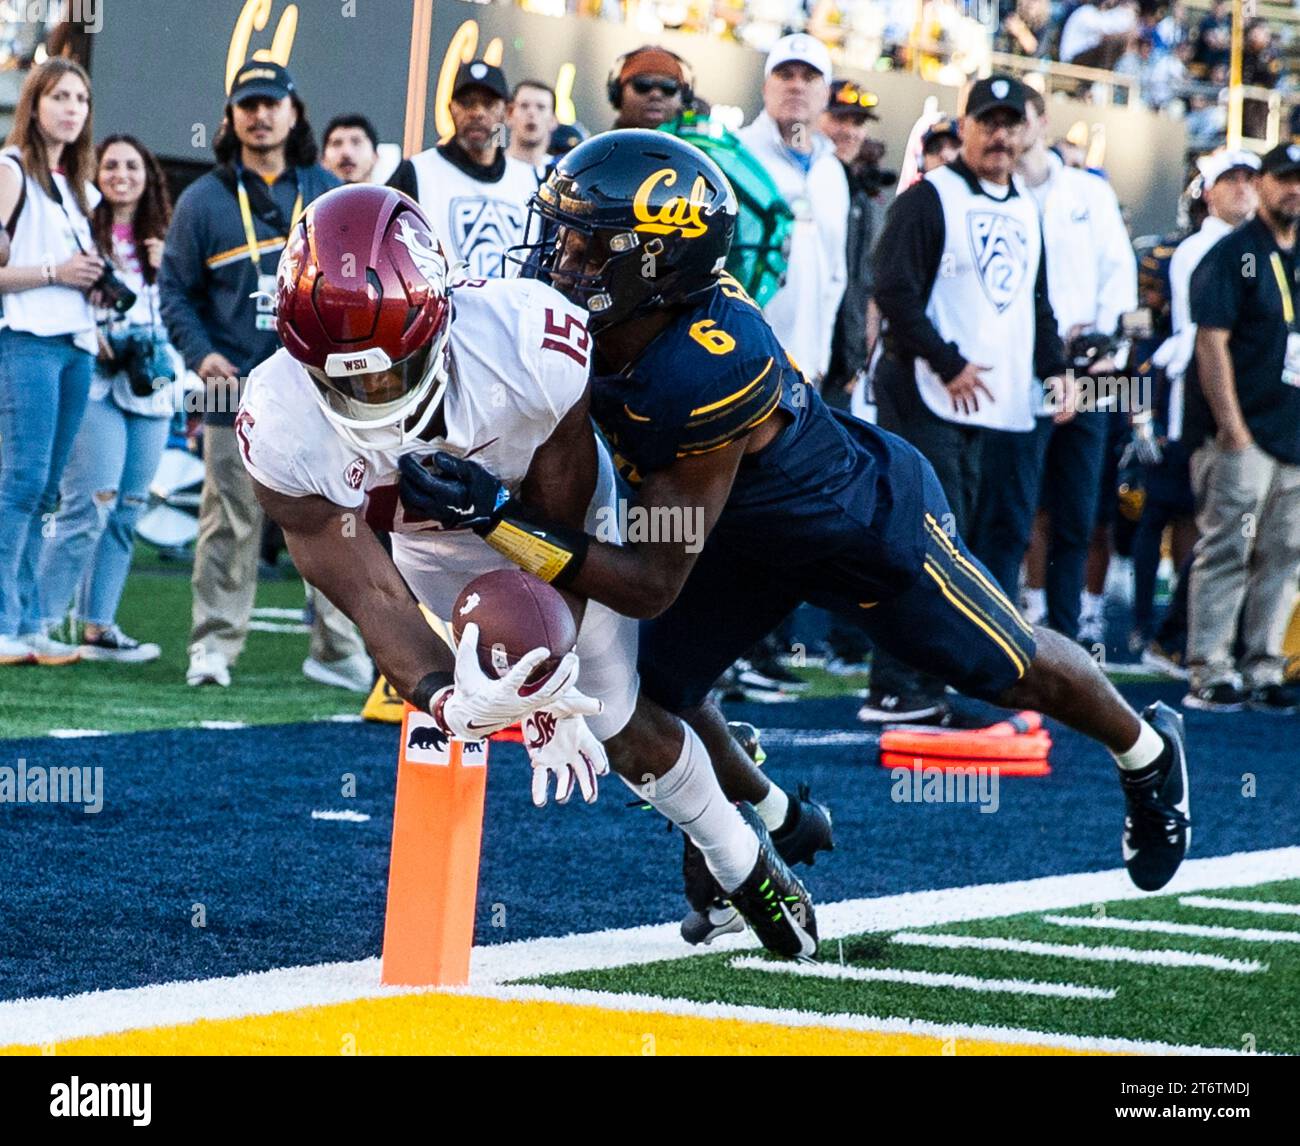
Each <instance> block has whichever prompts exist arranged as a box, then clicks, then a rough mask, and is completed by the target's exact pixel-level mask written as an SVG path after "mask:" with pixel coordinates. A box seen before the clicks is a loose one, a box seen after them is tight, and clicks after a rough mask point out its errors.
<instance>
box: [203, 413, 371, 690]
mask: <svg viewBox="0 0 1300 1146" xmlns="http://www.w3.org/2000/svg"><path fill="white" fill-rule="evenodd" d="M203 463H204V476H203V497H202V500H201V501H200V503H199V539H198V543H197V545H196V546H195V549H194V575H193V577H192V578H191V581H190V583H191V585H192V586H193V589H194V606H193V628H192V629H191V631H190V644H191V645H195V644H200V645H202V646H203V648H204V650H205V651H206V652H209V653H220V654H221V655H222V656H224V657H225V658H226V660H227V661H228V662H229V663H231V664H234V662H235V661H236V660H237V659H238V657H239V654H240V653H241V652H242V651H243V648H244V642H245V641H246V640H247V639H248V622H249V619H250V617H251V616H252V613H253V598H254V595H255V593H256V592H257V559H258V554H259V552H260V550H261V540H262V509H261V506H259V505H258V504H257V498H256V497H255V496H254V494H253V483H252V481H251V480H250V479H249V476H248V471H247V470H246V469H244V463H243V460H242V459H241V458H240V456H239V444H238V442H237V441H236V439H235V430H234V427H233V426H214V425H212V424H211V423H208V424H207V425H205V426H204V427H203ZM307 594H308V599H309V600H310V601H311V603H312V605H313V606H314V609H315V614H316V617H315V621H314V622H313V624H312V630H311V656H312V657H314V658H315V659H316V660H319V661H325V662H327V663H328V662H331V661H339V660H343V659H344V658H345V657H350V656H352V655H353V654H354V653H359V652H363V651H364V650H365V646H364V645H363V644H362V641H361V636H360V634H359V633H358V632H357V628H356V626H355V625H354V624H353V623H352V622H351V621H350V620H348V618H347V617H346V616H345V615H344V614H343V613H342V612H341V611H340V610H339V609H337V608H336V607H335V606H334V605H333V604H331V603H330V601H329V599H328V598H327V597H326V596H325V594H324V593H321V592H320V591H318V590H317V589H314V588H312V587H310V586H308V590H307Z"/></svg>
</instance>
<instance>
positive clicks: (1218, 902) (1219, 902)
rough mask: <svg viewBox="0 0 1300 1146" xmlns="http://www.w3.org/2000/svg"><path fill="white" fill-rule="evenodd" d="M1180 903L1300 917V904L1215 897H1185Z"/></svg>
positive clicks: (1185, 905)
mask: <svg viewBox="0 0 1300 1146" xmlns="http://www.w3.org/2000/svg"><path fill="white" fill-rule="evenodd" d="M1178 902H1179V903H1181V904H1182V905H1183V906H1184V907H1208V908H1211V909H1218V908H1223V909H1224V910H1225V911H1253V912H1256V913H1258V914H1260V915H1300V903H1278V902H1276V901H1274V900H1268V899H1224V898H1222V897H1220V896H1215V895H1184V896H1182V897H1181V898H1180V899H1179V900H1178Z"/></svg>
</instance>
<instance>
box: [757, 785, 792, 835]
mask: <svg viewBox="0 0 1300 1146" xmlns="http://www.w3.org/2000/svg"><path fill="white" fill-rule="evenodd" d="M754 811H756V812H757V813H758V816H759V819H761V820H762V821H763V826H764V827H765V828H767V830H768V831H769V832H776V831H780V830H781V825H782V824H784V823H785V818H786V816H788V815H789V814H790V797H789V796H787V795H786V794H785V789H784V788H782V787H781V785H780V784H769V786H768V789H767V795H766V796H764V797H763V798H762V799H761V800H759V802H758V803H757V804H755V805H754Z"/></svg>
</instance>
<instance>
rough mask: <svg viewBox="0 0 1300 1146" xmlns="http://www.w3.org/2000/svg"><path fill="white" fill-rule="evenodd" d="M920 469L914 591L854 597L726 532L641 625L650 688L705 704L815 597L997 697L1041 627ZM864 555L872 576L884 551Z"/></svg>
mask: <svg viewBox="0 0 1300 1146" xmlns="http://www.w3.org/2000/svg"><path fill="white" fill-rule="evenodd" d="M921 473H922V483H923V492H924V498H923V510H922V511H921V513H920V515H919V518H918V520H917V522H916V528H917V530H918V531H919V533H920V534H921V535H922V536H923V537H924V547H923V561H922V566H921V569H920V570H919V572H918V573H917V575H916V577H915V579H914V580H913V582H912V583H911V585H910V586H909V587H907V588H906V589H904V590H903V591H902V592H900V593H898V594H896V595H894V596H892V597H888V598H886V599H885V600H875V599H873V598H872V597H871V596H868V595H866V594H865V593H857V594H855V593H853V592H852V591H851V586H850V587H849V588H847V589H840V590H831V589H828V588H826V587H825V585H824V584H818V583H817V581H818V579H817V578H816V575H815V574H816V570H815V569H814V570H812V571H810V572H809V573H807V574H803V575H801V573H800V571H799V570H789V569H782V568H781V567H780V566H779V565H775V564H774V565H773V566H766V565H758V564H756V563H755V562H754V561H752V560H750V559H748V558H746V557H745V556H743V555H742V554H741V553H739V552H738V551H737V548H736V547H733V546H732V545H731V544H729V543H728V541H727V538H726V531H725V530H724V529H719V530H718V531H715V533H714V534H713V535H711V536H710V538H709V540H708V541H707V542H706V543H705V546H704V550H703V552H702V553H701V554H700V557H699V560H698V561H697V562H696V564H695V567H694V568H693V569H692V570H691V574H690V576H689V577H688V578H687V580H686V584H685V585H684V586H683V588H682V591H681V594H680V595H679V596H678V598H677V600H676V601H675V602H674V603H673V604H672V605H671V606H670V607H669V608H668V610H667V611H666V612H664V613H662V614H661V615H660V616H658V617H656V618H654V619H653V620H650V621H646V622H644V623H643V624H642V626H641V651H640V660H639V668H640V672H641V688H642V691H643V692H644V693H645V694H646V695H647V696H648V697H650V699H652V700H654V701H657V702H658V703H659V704H661V705H663V706H664V707H665V708H667V709H669V710H671V711H680V710H682V709H685V708H692V707H694V706H695V705H698V704H700V703H701V702H702V701H703V700H704V699H705V697H706V696H707V695H708V693H709V690H710V689H711V688H712V687H713V685H714V683H715V682H716V681H717V679H718V677H719V676H721V674H722V673H723V671H724V670H725V669H727V668H728V667H729V666H730V665H731V664H732V663H733V662H734V661H735V660H736V658H737V657H739V656H742V655H743V654H744V652H745V650H746V649H748V648H749V647H750V646H752V645H753V644H755V643H756V642H757V641H758V640H760V639H761V638H762V637H764V636H765V635H766V634H767V633H768V632H770V631H771V630H772V629H773V628H775V627H776V625H777V624H778V623H780V621H781V620H782V619H783V618H784V617H785V616H786V615H787V614H788V613H789V612H790V611H791V610H792V609H794V608H795V607H796V606H797V605H798V604H799V603H800V602H802V601H808V602H811V603H812V604H814V605H817V606H820V607H821V608H824V609H829V610H830V611H832V612H834V613H836V614H838V615H840V616H843V617H845V618H851V619H852V620H853V621H854V622H855V623H856V624H858V625H860V626H861V627H862V628H863V629H864V630H865V631H866V632H867V634H868V635H869V636H870V638H871V640H872V642H873V643H874V644H875V645H876V646H877V648H878V649H884V650H886V651H887V652H888V653H890V654H892V655H894V656H896V657H898V658H899V659H900V660H902V661H904V662H905V663H906V664H908V665H911V666H914V667H915V668H917V669H920V670H923V671H925V672H928V673H932V674H934V675H935V676H936V677H938V678H939V679H941V680H943V681H945V682H946V683H948V684H951V685H953V686H954V687H955V688H957V689H959V690H960V691H962V692H964V693H967V694H969V695H971V696H975V697H980V698H982V699H986V700H996V699H997V697H998V696H1000V695H1001V694H1002V693H1003V692H1004V691H1005V690H1006V689H1007V688H1009V687H1010V686H1011V685H1012V684H1014V683H1015V682H1016V681H1017V680H1019V679H1020V678H1021V677H1022V676H1024V674H1025V671H1026V669H1027V668H1028V667H1029V662H1030V660H1031V659H1032V658H1033V656H1034V652H1035V644H1034V636H1033V630H1032V629H1031V628H1030V626H1029V624H1028V623H1027V622H1026V621H1025V620H1024V619H1023V618H1022V617H1021V616H1020V614H1019V613H1018V612H1016V609H1015V607H1014V606H1013V605H1012V604H1011V602H1010V601H1009V600H1008V599H1007V597H1006V596H1005V594H1003V592H1002V591H1001V589H999V588H998V586H997V583H996V582H995V581H994V580H993V577H992V576H991V575H990V574H989V573H988V571H987V570H986V569H985V568H984V567H983V566H982V565H980V563H979V562H978V561H976V560H975V558H974V557H973V556H972V555H971V553H970V550H969V549H967V548H966V544H965V542H963V541H962V539H961V537H960V536H959V535H955V534H954V535H952V536H950V535H949V534H948V533H947V532H946V531H945V529H944V523H951V521H952V516H951V514H952V510H951V509H950V507H949V505H948V499H947V498H946V497H945V496H944V492H943V489H942V488H941V487H940V485H939V481H938V478H936V477H935V474H934V470H933V469H932V468H931V467H930V466H929V465H922V468H921ZM725 517H726V514H725V511H724V514H723V518H724V520H725ZM773 524H774V526H775V525H776V524H777V523H773ZM720 525H721V523H720ZM857 558H858V560H859V561H860V562H861V567H862V568H863V570H864V572H865V570H866V569H868V568H870V565H871V562H872V561H873V554H872V553H871V552H870V549H869V547H867V546H865V545H864V548H863V551H862V552H861V553H860V554H858V555H857ZM837 560H838V561H839V564H840V569H841V571H842V570H843V569H844V568H845V567H846V566H847V565H850V564H851V561H846V559H845V558H844V556H843V555H840V556H839V557H838V558H837Z"/></svg>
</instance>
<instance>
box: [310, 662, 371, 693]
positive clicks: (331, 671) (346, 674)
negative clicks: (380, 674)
mask: <svg viewBox="0 0 1300 1146" xmlns="http://www.w3.org/2000/svg"><path fill="white" fill-rule="evenodd" d="M302 675H303V676H305V677H306V678H307V679H308V680H314V681H315V682H316V683H317V684H328V685H333V686H334V687H335V688H346V689H347V690H348V692H369V691H370V690H371V688H373V687H374V683H375V666H374V665H373V664H371V663H370V658H369V657H368V656H366V654H365V653H353V654H352V656H350V657H344V658H343V659H342V660H341V661H328V662H326V661H318V660H317V659H316V658H315V657H308V658H307V659H306V660H305V661H303V662H302Z"/></svg>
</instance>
